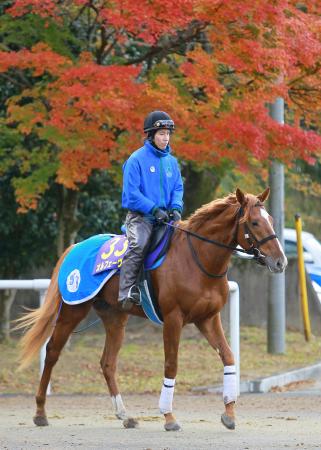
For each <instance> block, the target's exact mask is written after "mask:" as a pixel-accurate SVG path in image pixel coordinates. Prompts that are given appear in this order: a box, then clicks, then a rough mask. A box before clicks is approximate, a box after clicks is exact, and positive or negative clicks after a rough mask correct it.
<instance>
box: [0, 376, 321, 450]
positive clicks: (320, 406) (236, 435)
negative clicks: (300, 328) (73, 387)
mask: <svg viewBox="0 0 321 450" xmlns="http://www.w3.org/2000/svg"><path fill="white" fill-rule="evenodd" d="M124 402H125V404H126V406H127V409H128V412H129V414H130V415H132V416H134V417H136V418H139V428H138V429H124V428H123V426H122V422H121V421H119V420H117V419H116V418H115V417H114V416H113V411H112V407H111V402H110V400H109V398H108V397H107V396H91V395H88V396H87V395H84V396H81V395H78V396H61V395H56V394H55V395H52V396H50V397H49V398H48V403H47V413H48V419H49V421H50V425H49V426H48V427H42V428H39V427H36V426H34V425H33V422H32V416H33V414H34V411H35V404H34V399H33V397H31V396H19V395H15V396H1V397H0V448H1V450H7V449H10V450H16V449H24V450H25V449H27V450H28V449H49V450H54V449H74V448H79V449H86V450H94V449H95V450H98V449H99V450H100V449H112V450H116V449H139V450H143V449H145V450H147V449H148V450H159V449H160V450H185V449H195V450H202V449H233V450H236V449H255V450H260V449H284V448H286V449H296V450H297V449H321V424H320V422H321V420H320V419H321V381H320V382H317V383H311V384H308V385H305V386H304V387H302V386H301V390H296V391H287V392H277V393H269V394H242V395H241V397H240V399H239V401H238V404H237V427H236V430H235V431H229V430H227V429H225V428H224V427H223V425H221V423H220V414H221V412H222V410H223V405H222V400H221V396H220V395H218V394H206V395H202V394H198V395H185V396H179V395H177V396H175V401H174V406H175V413H176V416H177V419H178V421H179V422H180V424H181V425H182V431H179V432H166V431H164V429H163V419H162V417H161V416H160V415H159V413H158V409H157V404H158V397H157V396H155V395H128V396H125V397H124Z"/></svg>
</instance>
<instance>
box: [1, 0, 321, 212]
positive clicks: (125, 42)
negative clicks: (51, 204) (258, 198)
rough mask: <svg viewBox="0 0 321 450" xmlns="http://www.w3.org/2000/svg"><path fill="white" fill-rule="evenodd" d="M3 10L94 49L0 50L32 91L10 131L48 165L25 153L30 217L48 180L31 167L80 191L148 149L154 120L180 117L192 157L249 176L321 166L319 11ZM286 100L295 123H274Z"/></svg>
mask: <svg viewBox="0 0 321 450" xmlns="http://www.w3.org/2000/svg"><path fill="white" fill-rule="evenodd" d="M5 13H6V14H7V15H10V16H11V17H12V20H13V21H14V20H19V18H23V17H25V16H26V15H29V14H34V15H39V16H41V17H42V18H44V19H45V20H47V21H48V24H49V23H52V22H54V23H56V24H57V26H60V27H67V28H68V27H69V29H70V30H72V32H74V33H75V35H77V38H78V39H79V40H80V41H81V42H82V47H83V48H82V49H81V51H80V52H79V53H78V54H77V55H76V56H75V57H71V56H66V55H64V54H61V53H59V52H57V51H54V50H53V49H52V48H50V46H48V44H45V43H41V42H39V43H38V44H36V45H34V46H33V47H32V48H21V49H18V50H12V49H10V48H8V49H5V50H3V51H0V77H3V78H4V79H10V81H11V82H12V83H16V84H17V85H19V86H20V89H19V93H18V94H16V95H13V96H11V97H10V98H9V99H8V101H7V109H6V117H5V119H4V120H5V123H6V125H7V126H8V127H13V128H15V129H16V130H17V132H19V133H20V134H22V135H24V136H29V135H34V136H36V137H37V138H38V139H39V142H40V143H41V144H40V148H39V149H38V152H39V154H40V153H41V157H40V156H39V155H38V156H39V161H40V163H37V155H35V154H33V152H25V153H23V152H22V153H21V151H20V153H19V154H18V155H15V156H14V157H15V158H17V157H18V158H19V160H21V161H22V162H23V163H24V165H23V164H22V167H25V172H24V173H23V169H22V175H24V180H23V181H22V182H21V183H20V184H19V183H18V184H17V195H18V198H19V201H20V203H21V205H22V207H25V208H28V207H36V200H37V198H38V197H39V195H41V194H42V192H43V191H44V190H45V189H46V180H45V178H46V177H43V182H42V183H32V184H30V172H31V167H32V172H33V176H34V174H35V173H36V171H37V170H40V169H41V168H43V167H44V166H46V167H47V169H48V170H47V172H46V173H47V179H48V180H49V178H50V177H55V178H56V181H57V182H58V183H61V184H63V185H65V186H66V187H68V188H72V189H76V188H77V187H78V186H79V185H80V184H81V183H86V181H87V179H88V177H89V176H90V174H91V173H92V171H93V170H94V169H96V168H108V167H110V165H111V164H112V163H113V162H115V161H122V160H123V159H124V158H125V156H126V155H127V154H128V153H129V152H131V151H132V150H133V149H134V148H135V147H136V146H138V145H139V144H140V142H141V139H142V133H141V128H142V122H143V118H144V116H145V115H146V113H147V112H149V111H150V110H152V109H163V110H166V111H168V112H169V113H170V114H171V115H172V116H173V118H174V119H175V122H176V123H177V133H176V135H175V141H174V142H175V145H174V146H175V151H176V153H177V154H178V155H179V156H181V157H182V158H186V159H190V160H193V161H198V162H207V163H210V164H217V163H218V162H219V161H220V160H221V159H222V158H227V159H230V160H232V161H235V163H236V164H238V165H239V166H241V167H244V166H246V165H247V162H248V159H249V158H253V157H254V158H256V159H258V160H261V161H266V160H269V159H270V158H279V159H280V160H282V161H284V162H285V163H287V164H290V163H291V162H292V161H293V160H294V159H297V158H301V159H304V160H306V161H309V162H313V159H314V158H315V157H317V155H320V152H321V138H320V136H319V135H318V131H319V130H320V111H321V108H320V104H321V73H320V71H321V6H320V2H319V1H317V0H310V1H309V2H300V3H298V2H296V1H290V0H275V1H268V0H266V1H265V0H264V1H256V0H244V1H242V2H240V1H239V0H229V1H222V0H175V1H172V0H153V1H152V2H151V1H149V0H141V1H140V2H133V1H132V0H114V1H107V0H74V1H71V0H65V1H60V2H57V1H54V0H17V1H14V2H12V4H11V5H10V6H9V7H8V8H7V9H6V11H5ZM76 25H77V26H76ZM79 29H82V30H84V32H83V34H82V35H80V33H79V32H78V31H77V30H79ZM73 30H76V31H73ZM277 96H281V97H283V98H284V99H285V102H286V107H287V108H286V124H285V125H283V126H282V125H279V124H277V123H276V122H275V121H273V120H272V119H271V118H270V117H269V114H268V108H267V106H268V104H269V103H270V102H273V101H274V100H275V98H276V97H277ZM34 151H35V152H36V151H37V150H34ZM11 156H13V155H11ZM31 158H33V162H32V164H31V163H30V160H31ZM37 164H38V165H37ZM39 165H40V166H41V167H40V166H39ZM0 170H1V167H0ZM28 180H29V181H28ZM28 182H29V184H28ZM30 186H31V187H30Z"/></svg>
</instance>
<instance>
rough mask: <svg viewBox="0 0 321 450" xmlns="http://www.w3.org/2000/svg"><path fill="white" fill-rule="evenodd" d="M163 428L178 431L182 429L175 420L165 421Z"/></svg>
mask: <svg viewBox="0 0 321 450" xmlns="http://www.w3.org/2000/svg"><path fill="white" fill-rule="evenodd" d="M164 428H165V430H166V431H180V430H181V429H182V428H181V426H180V425H179V424H178V423H177V422H168V423H165V425H164Z"/></svg>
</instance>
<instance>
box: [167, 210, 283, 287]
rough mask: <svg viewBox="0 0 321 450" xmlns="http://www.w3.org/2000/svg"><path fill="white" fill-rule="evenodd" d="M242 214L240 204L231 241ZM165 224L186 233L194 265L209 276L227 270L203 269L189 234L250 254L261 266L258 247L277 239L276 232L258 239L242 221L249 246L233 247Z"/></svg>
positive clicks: (261, 256) (235, 239) (221, 275)
mask: <svg viewBox="0 0 321 450" xmlns="http://www.w3.org/2000/svg"><path fill="white" fill-rule="evenodd" d="M256 206H259V205H256ZM243 214H244V211H243V208H242V206H241V207H240V209H239V211H238V213H237V216H238V221H237V224H236V229H235V232H234V236H233V239H232V242H237V235H238V231H239V226H240V218H242V217H243ZM165 225H169V226H170V227H172V228H176V229H177V230H180V231H183V232H184V233H186V235H187V242H188V245H189V248H190V251H191V253H192V256H193V259H194V261H195V263H196V265H197V266H198V267H199V269H200V270H201V271H202V272H203V273H205V275H207V276H208V277H210V278H223V277H225V275H226V274H227V270H226V271H225V272H224V273H221V274H219V275H214V274H212V273H209V272H208V271H207V270H206V269H205V267H204V266H203V265H202V263H201V261H200V260H199V257H198V255H197V253H196V250H195V248H194V246H193V244H192V241H191V236H193V237H195V238H197V239H199V240H200V241H203V242H207V243H209V244H213V245H216V246H218V247H223V248H226V249H228V250H232V251H235V252H240V253H245V254H247V255H252V256H253V259H254V260H255V261H256V262H257V263H258V264H260V265H263V266H264V265H265V262H264V258H265V256H264V255H263V254H262V253H261V252H260V250H259V247H260V246H261V245H263V244H265V243H266V242H268V241H270V240H272V239H277V235H276V234H270V235H269V236H267V237H265V238H263V239H261V240H260V241H259V240H258V239H257V238H256V236H255V235H254V233H253V232H252V231H251V230H250V228H249V226H248V224H247V223H244V232H245V233H244V237H245V240H246V242H247V243H248V244H249V245H250V248H248V249H244V248H237V247H234V246H233V245H231V244H223V242H219V241H215V240H214V239H208V238H206V237H204V236H201V235H199V234H197V233H194V232H193V231H189V230H185V229H184V228H180V227H179V226H177V225H173V224H172V223H168V222H165Z"/></svg>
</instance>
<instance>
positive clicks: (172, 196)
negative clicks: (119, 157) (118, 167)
mask: <svg viewBox="0 0 321 450" xmlns="http://www.w3.org/2000/svg"><path fill="white" fill-rule="evenodd" d="M170 152H171V148H170V146H169V145H168V146H167V147H166V149H165V150H164V151H160V150H157V149H156V148H155V147H154V146H153V145H152V144H151V143H150V142H149V141H147V140H146V141H145V143H144V145H143V147H141V148H139V149H138V150H136V151H135V152H133V153H132V154H131V156H130V157H129V158H128V159H127V161H126V162H125V163H124V165H123V195H122V206H123V208H127V209H130V210H131V211H137V212H140V213H142V214H144V215H146V216H150V214H151V212H152V210H153V208H155V207H158V208H165V209H167V210H170V209H174V208H176V209H178V210H179V211H182V209H183V182H182V177H181V173H180V169H179V166H178V163H177V160H176V158H174V156H172V155H171V154H170Z"/></svg>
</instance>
